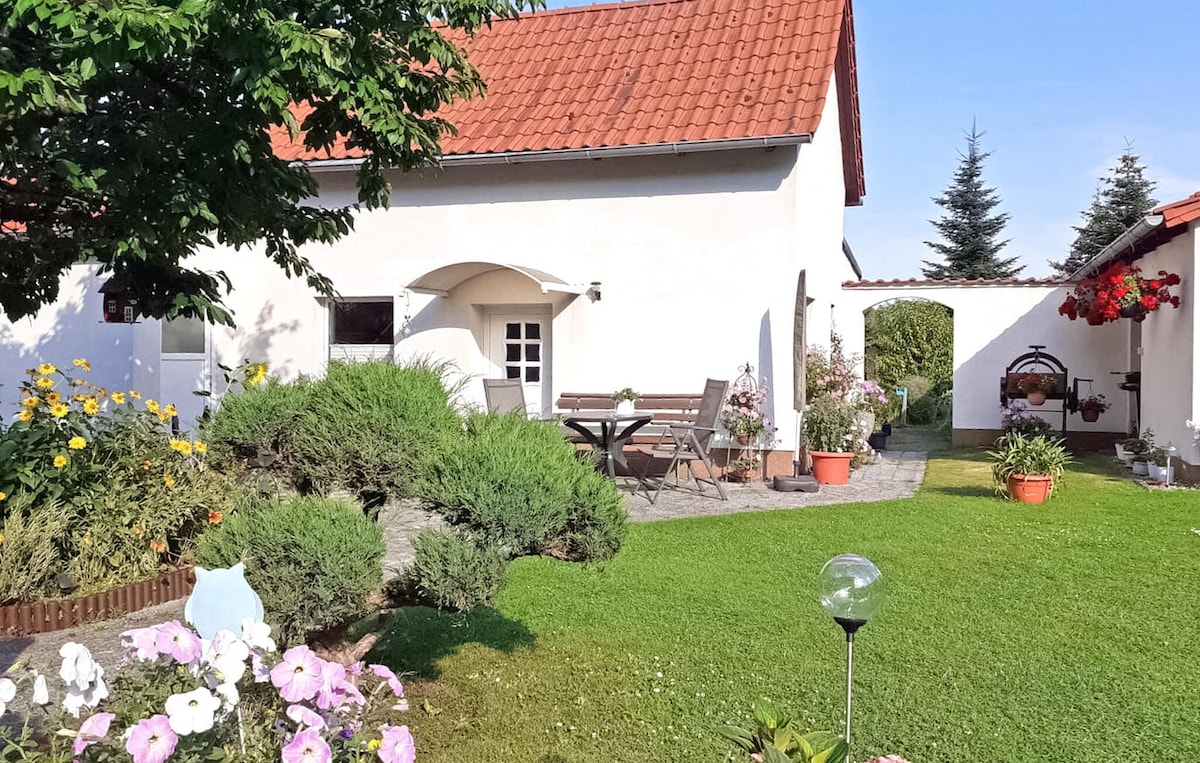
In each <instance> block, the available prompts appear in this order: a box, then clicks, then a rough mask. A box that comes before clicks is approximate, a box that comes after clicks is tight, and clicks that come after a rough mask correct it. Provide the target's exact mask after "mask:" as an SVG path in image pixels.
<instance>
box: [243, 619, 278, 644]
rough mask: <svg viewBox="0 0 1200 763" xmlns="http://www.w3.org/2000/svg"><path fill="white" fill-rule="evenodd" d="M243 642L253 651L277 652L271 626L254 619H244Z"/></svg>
mask: <svg viewBox="0 0 1200 763" xmlns="http://www.w3.org/2000/svg"><path fill="white" fill-rule="evenodd" d="M242 641H245V642H246V643H247V644H248V645H249V646H250V647H251V648H252V649H261V650H262V651H264V652H274V651H275V640H274V639H272V638H271V626H270V625H267V624H266V623H263V622H259V621H258V620H255V619H253V618H249V617H246V618H243V619H242Z"/></svg>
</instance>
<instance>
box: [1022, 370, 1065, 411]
mask: <svg viewBox="0 0 1200 763" xmlns="http://www.w3.org/2000/svg"><path fill="white" fill-rule="evenodd" d="M1057 386H1058V380H1057V378H1056V377H1055V375H1054V374H1033V373H1029V374H1021V375H1020V376H1018V377H1017V389H1019V390H1020V391H1021V392H1023V393H1025V399H1026V400H1028V401H1029V404H1030V405H1042V404H1043V403H1045V402H1046V395H1048V394H1050V393H1051V392H1054V391H1055V389H1056V388H1057Z"/></svg>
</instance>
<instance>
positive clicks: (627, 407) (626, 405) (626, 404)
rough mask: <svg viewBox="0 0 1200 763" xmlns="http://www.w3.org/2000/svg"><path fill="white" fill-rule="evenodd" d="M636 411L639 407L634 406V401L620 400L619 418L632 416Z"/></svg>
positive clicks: (618, 403)
mask: <svg viewBox="0 0 1200 763" xmlns="http://www.w3.org/2000/svg"><path fill="white" fill-rule="evenodd" d="M636 410H637V406H636V405H635V404H634V401H632V400H618V401H617V415H618V416H632V415H633V414H634V413H635V412H636Z"/></svg>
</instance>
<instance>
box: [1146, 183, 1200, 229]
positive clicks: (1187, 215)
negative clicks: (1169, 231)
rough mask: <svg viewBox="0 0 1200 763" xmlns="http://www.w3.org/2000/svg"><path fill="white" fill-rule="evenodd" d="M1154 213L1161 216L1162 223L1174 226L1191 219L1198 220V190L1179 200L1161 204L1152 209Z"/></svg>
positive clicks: (1199, 201)
mask: <svg viewBox="0 0 1200 763" xmlns="http://www.w3.org/2000/svg"><path fill="white" fill-rule="evenodd" d="M1154 214H1158V215H1162V216H1163V225H1165V226H1166V227H1168V228H1174V227H1175V226H1177V225H1186V224H1187V223H1190V222H1192V221H1193V220H1200V191H1197V192H1196V193H1193V194H1192V195H1191V196H1189V197H1187V198H1186V199H1182V200H1180V201H1174V202H1171V203H1170V204H1163V205H1162V206H1161V207H1159V208H1157V209H1155V210H1154Z"/></svg>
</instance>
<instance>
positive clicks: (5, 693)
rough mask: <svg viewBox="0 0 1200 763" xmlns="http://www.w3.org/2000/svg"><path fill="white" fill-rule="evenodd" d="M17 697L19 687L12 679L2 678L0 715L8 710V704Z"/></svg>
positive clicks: (0, 682) (0, 683)
mask: <svg viewBox="0 0 1200 763" xmlns="http://www.w3.org/2000/svg"><path fill="white" fill-rule="evenodd" d="M16 696H17V685H16V684H15V683H13V682H12V679H11V678H0V715H4V711H5V710H6V709H7V708H8V703H9V702H12V701H13V698H14V697H16Z"/></svg>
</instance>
